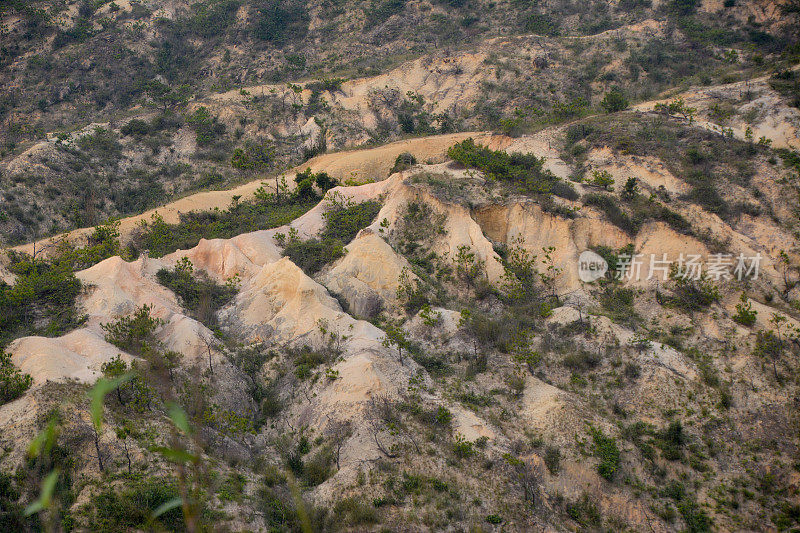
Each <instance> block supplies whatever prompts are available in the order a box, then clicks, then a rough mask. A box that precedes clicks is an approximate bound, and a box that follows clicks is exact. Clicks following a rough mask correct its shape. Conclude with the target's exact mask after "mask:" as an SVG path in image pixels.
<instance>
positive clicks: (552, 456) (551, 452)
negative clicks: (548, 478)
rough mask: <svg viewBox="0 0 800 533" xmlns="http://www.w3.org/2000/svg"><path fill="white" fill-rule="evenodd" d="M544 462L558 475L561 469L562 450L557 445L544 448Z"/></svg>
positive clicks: (551, 471)
mask: <svg viewBox="0 0 800 533" xmlns="http://www.w3.org/2000/svg"><path fill="white" fill-rule="evenodd" d="M544 464H545V466H546V467H547V470H548V471H549V472H550V473H551V474H553V475H557V474H558V472H559V471H560V470H561V450H560V449H559V448H558V447H556V446H547V447H546V448H545V450H544Z"/></svg>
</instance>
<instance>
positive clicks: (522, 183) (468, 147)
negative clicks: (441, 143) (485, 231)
mask: <svg viewBox="0 0 800 533" xmlns="http://www.w3.org/2000/svg"><path fill="white" fill-rule="evenodd" d="M447 155H448V156H449V157H450V158H451V159H453V160H454V161H457V162H458V163H461V164H462V165H464V166H465V167H469V168H475V169H478V170H480V171H481V172H483V173H484V174H485V175H486V177H487V178H488V179H490V180H497V181H500V182H504V183H508V184H511V185H514V186H516V187H517V188H519V190H521V191H522V192H526V193H531V194H550V193H556V192H558V193H559V194H560V195H562V196H564V197H566V198H568V199H575V198H574V197H573V194H574V190H572V194H571V193H570V192H569V191H568V190H566V188H565V187H563V185H562V186H561V187H558V188H555V189H554V186H555V184H556V183H558V182H559V181H560V179H559V178H558V177H556V176H555V175H553V173H552V172H550V171H549V170H546V169H545V168H544V159H543V158H538V157H536V156H535V155H533V154H518V153H514V154H507V153H506V152H503V151H502V150H491V149H489V148H486V147H484V146H481V145H478V144H475V141H474V140H472V138H469V139H467V140H465V141H462V142H460V143H457V144H455V145H453V146H451V147H450V148H449V149H448V150H447ZM569 189H570V190H571V188H569ZM570 197H571V198H570Z"/></svg>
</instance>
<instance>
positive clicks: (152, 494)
mask: <svg viewBox="0 0 800 533" xmlns="http://www.w3.org/2000/svg"><path fill="white" fill-rule="evenodd" d="M178 497H179V493H178V488H177V486H176V484H175V482H174V481H173V480H171V479H169V478H150V479H145V480H142V481H135V482H131V483H130V484H129V485H128V486H127V487H125V488H124V489H122V490H121V491H117V490H115V489H111V488H108V489H105V490H104V491H103V492H101V493H100V494H99V495H97V496H96V497H95V498H94V499H93V501H92V503H93V504H94V507H95V517H94V525H93V529H95V530H96V531H109V532H110V531H119V530H120V529H121V528H132V529H149V528H151V527H152V522H151V520H154V522H155V524H156V525H158V526H159V527H161V528H165V529H167V530H169V531H185V529H186V524H185V523H184V519H183V512H182V511H181V508H180V507H177V508H173V509H171V510H169V511H167V512H165V513H163V514H162V515H161V516H159V517H158V518H157V519H153V518H152V515H153V512H154V511H156V510H157V509H158V508H159V507H161V506H162V505H164V504H165V503H168V502H171V501H172V500H174V499H176V498H178Z"/></svg>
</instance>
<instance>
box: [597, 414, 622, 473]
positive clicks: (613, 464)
mask: <svg viewBox="0 0 800 533" xmlns="http://www.w3.org/2000/svg"><path fill="white" fill-rule="evenodd" d="M589 432H590V433H591V435H592V440H593V441H594V454H595V456H596V457H598V458H599V459H600V463H599V464H598V465H597V473H598V474H600V476H601V477H602V478H604V479H606V480H608V481H611V480H613V479H614V475H615V474H616V472H617V470H618V469H619V463H620V451H619V448H618V447H617V441H616V439H614V438H613V437H609V436H607V435H606V434H605V433H603V431H602V430H600V429H597V428H594V427H590V428H589Z"/></svg>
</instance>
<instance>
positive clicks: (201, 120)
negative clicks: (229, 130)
mask: <svg viewBox="0 0 800 533" xmlns="http://www.w3.org/2000/svg"><path fill="white" fill-rule="evenodd" d="M186 122H187V123H188V124H189V126H191V127H192V129H193V130H194V132H195V135H196V139H197V145H198V146H203V147H205V146H209V145H211V144H213V143H214V142H215V141H216V140H217V139H218V138H219V136H220V135H222V134H223V133H225V124H222V123H221V122H219V121H218V120H217V117H212V116H211V112H210V111H209V110H208V108H207V107H202V106H201V107H199V108H197V110H196V111H195V112H194V113H193V114H191V115H189V117H187V119H186Z"/></svg>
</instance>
